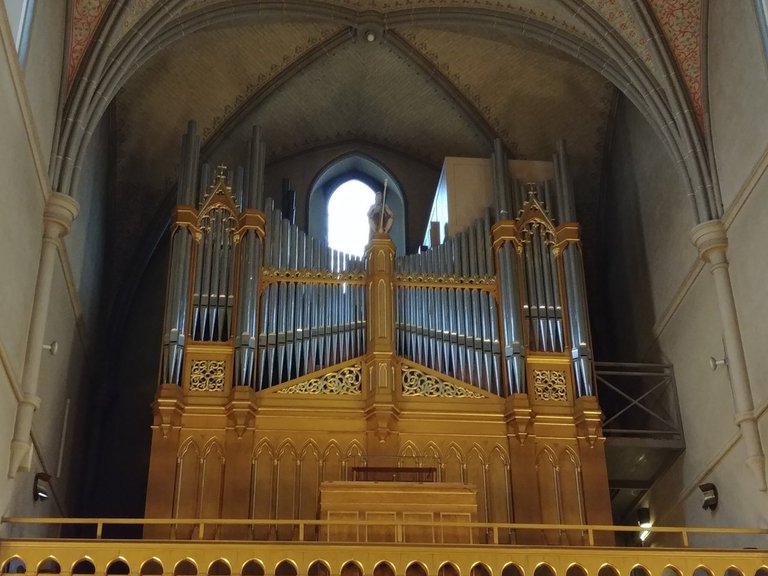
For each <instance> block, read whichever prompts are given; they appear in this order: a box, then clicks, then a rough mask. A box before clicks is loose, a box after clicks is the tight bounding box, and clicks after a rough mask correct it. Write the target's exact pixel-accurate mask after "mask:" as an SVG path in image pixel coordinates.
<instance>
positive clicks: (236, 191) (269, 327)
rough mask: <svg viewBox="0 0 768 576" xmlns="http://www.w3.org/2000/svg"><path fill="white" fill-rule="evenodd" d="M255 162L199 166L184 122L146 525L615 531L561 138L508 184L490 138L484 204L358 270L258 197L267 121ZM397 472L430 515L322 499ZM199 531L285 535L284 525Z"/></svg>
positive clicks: (357, 263)
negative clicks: (423, 245)
mask: <svg viewBox="0 0 768 576" xmlns="http://www.w3.org/2000/svg"><path fill="white" fill-rule="evenodd" d="M248 158H249V165H248V166H247V167H246V169H244V170H243V169H237V170H234V171H230V170H228V169H227V168H225V167H223V166H220V167H219V168H218V169H216V170H215V171H214V172H213V173H211V171H210V170H209V169H208V167H207V166H205V165H201V164H200V161H199V139H198V138H197V136H196V133H195V126H194V124H193V123H191V124H190V128H189V131H188V133H187V134H186V136H185V137H184V140H183V145H182V166H181V170H180V175H181V176H180V179H179V185H178V206H177V207H176V209H175V213H174V222H173V232H172V236H171V244H172V250H171V262H170V272H169V280H168V296H167V303H166V316H165V327H164V332H163V351H162V360H161V362H162V365H161V369H160V384H159V387H158V393H157V397H156V402H155V404H154V408H153V410H154V423H153V439H152V451H151V456H150V470H149V479H148V489H147V503H146V516H147V517H148V518H150V517H164V518H219V517H226V518H268V519H272V518H274V519H281V520H290V519H313V518H317V517H318V515H322V516H323V517H324V518H328V519H334V518H335V519H343V520H345V521H349V522H354V521H356V520H366V519H368V520H370V519H372V518H375V519H378V520H381V521H382V523H384V524H386V522H387V521H388V519H389V520H391V521H394V520H410V521H424V522H435V521H441V522H442V521H445V522H449V521H457V520H459V521H469V520H472V521H474V520H477V521H481V522H497V523H511V522H522V523H559V524H569V523H570V524H582V523H597V524H610V523H611V515H610V505H609V498H608V484H607V476H606V470H605V455H604V449H603V443H604V438H603V436H602V431H601V428H600V418H601V413H600V409H599V406H598V403H597V399H596V398H595V396H594V387H593V378H594V376H593V368H592V354H591V344H590V332H589V324H588V317H587V310H586V292H585V285H584V277H583V270H582V262H581V245H580V242H579V227H578V224H577V223H576V222H575V211H574V201H573V191H572V185H571V183H570V176H569V173H568V166H567V155H566V152H565V148H564V145H562V144H561V145H559V147H558V150H557V153H556V154H555V156H554V159H553V161H552V165H551V172H552V174H553V175H554V177H553V178H551V179H545V180H543V181H537V182H521V181H518V180H516V179H514V178H510V175H509V171H508V170H507V168H506V166H507V159H506V158H505V155H504V151H503V149H502V147H501V146H500V144H498V143H497V145H496V146H495V150H494V155H493V158H492V171H493V185H494V190H493V194H494V197H495V205H494V206H492V207H489V208H488V209H486V210H485V211H484V212H483V213H482V215H481V216H480V217H479V218H478V219H477V220H476V221H475V222H474V224H472V225H471V226H470V227H468V228H467V229H466V230H464V231H463V232H460V233H459V234H456V235H454V236H453V237H450V238H448V239H446V241H445V242H443V243H442V244H440V245H439V246H436V247H433V248H431V249H429V250H426V251H423V252H421V253H419V254H413V255H406V256H402V257H396V256H395V249H394V246H393V244H392V242H391V240H390V239H389V237H388V235H387V234H386V233H385V232H384V231H383V230H381V229H380V228H379V229H377V230H374V231H373V232H372V235H371V240H370V242H369V245H368V247H367V250H366V253H365V256H364V257H363V258H356V257H352V256H349V255H346V254H342V253H340V252H337V251H334V250H331V249H329V248H328V247H327V246H324V245H323V244H322V243H321V242H319V241H318V240H316V239H313V238H310V237H308V236H307V235H306V234H305V233H304V232H303V231H302V230H300V229H299V228H298V227H297V226H296V225H295V224H292V223H291V222H289V221H288V220H285V219H283V218H282V214H281V211H280V210H279V209H276V208H275V206H274V203H273V201H272V200H269V199H266V200H265V198H264V190H263V173H264V144H263V142H262V140H261V133H260V131H259V130H258V129H254V132H253V136H252V141H251V143H250V149H249V154H248ZM373 228H376V227H375V226H373ZM422 468H428V469H429V470H428V473H426V472H425V473H424V474H421V473H417V472H418V470H420V469H422ZM365 469H370V470H371V471H373V472H371V473H370V474H366V473H363V472H361V471H364V470H365ZM353 470H354V471H355V474H354V475H353V473H352V472H353ZM398 470H401V472H403V473H402V474H398V473H397V471H398ZM414 470H415V471H416V472H414ZM382 471H383V472H382ZM374 472H375V473H374ZM390 472H391V476H392V477H393V478H401V479H402V478H411V477H412V478H417V479H419V481H418V482H417V483H418V484H423V483H424V479H425V478H429V480H430V481H432V482H433V483H434V486H431V487H428V489H427V490H426V492H424V493H425V494H432V495H434V498H435V500H434V505H433V506H432V508H430V506H429V498H430V497H431V496H423V497H419V498H415V499H411V500H409V499H408V498H403V499H402V501H403V502H405V501H408V502H412V501H419V506H418V507H417V508H418V509H399V508H397V507H396V506H395V505H394V504H393V506H394V508H393V509H392V510H385V511H382V510H381V509H379V508H380V507H379V508H377V509H376V510H375V511H374V510H373V509H371V510H366V509H364V508H363V509H360V510H357V509H355V510H350V509H348V507H347V508H344V509H343V510H342V509H340V508H334V507H333V505H332V504H329V502H330V503H332V502H335V501H343V500H344V498H343V493H344V491H351V492H350V494H351V493H352V492H356V491H360V490H362V491H363V492H365V491H366V490H367V489H368V488H370V486H369V487H368V488H366V487H365V484H366V482H358V481H355V480H356V478H357V477H358V476H360V477H363V478H377V479H378V481H381V479H382V478H385V477H387V476H388V475H390ZM405 472H407V474H406V473H405ZM353 476H354V477H353ZM441 486H452V487H453V488H452V489H455V488H456V486H460V487H463V488H462V490H464V489H466V490H464V491H463V492H462V494H465V495H466V494H470V495H471V494H476V497H475V496H472V499H473V500H475V498H476V511H473V512H466V510H467V509H462V510H464V512H458V511H457V510H452V509H447V508H446V506H448V505H447V504H446V502H447V500H446V499H445V497H444V496H439V493H440V490H441ZM408 490H409V487H408V482H398V491H400V492H402V491H405V492H406V493H407V492H408ZM420 490H422V491H423V490H424V487H423V486H422V487H420ZM467 490H468V491H467ZM340 491H341V493H342V497H340V496H339V494H340ZM330 494H333V497H331V496H329V495H330ZM334 498H335V499H336V500H334ZM424 498H427V503H426V504H425V503H424V502H423V501H422V500H423V499H424ZM353 500H354V501H356V502H357V501H358V500H359V499H358V500H355V499H353ZM350 501H351V500H350ZM372 506H373V504H372ZM425 507H426V508H425ZM448 508H450V506H448ZM473 510H474V509H473ZM185 530H186V531H185ZM185 530H181V529H179V530H175V531H173V532H172V533H169V532H168V529H167V528H157V527H155V528H153V527H151V526H150V527H147V529H146V531H147V532H146V535H147V536H153V537H168V536H172V537H190V536H193V535H194V534H193V532H194V530H193V529H192V528H187V529H185ZM374 532H375V533H381V534H385V533H387V534H388V533H390V531H387V530H380V531H378V532H376V531H374ZM323 534H326V535H327V534H328V532H325V531H318V532H317V533H316V534H314V536H313V535H307V534H304V535H303V537H304V538H321V537H323ZM504 534H505V536H503V538H505V541H507V542H510V543H515V542H517V543H522V542H549V543H553V544H555V543H557V544H563V543H571V544H581V543H583V541H582V538H583V535H582V534H573V533H571V531H559V532H558V531H554V532H553V531H550V530H544V531H536V530H525V531H520V530H513V529H512V528H510V527H508V528H507V529H506V531H504ZM203 536H204V537H206V538H209V537H211V538H230V537H238V538H239V537H243V538H277V539H291V538H295V537H296V535H295V534H294V532H293V531H292V530H291V529H290V527H289V526H286V525H276V526H275V528H274V530H272V531H269V533H266V532H265V533H257V532H255V531H254V530H253V529H251V528H248V527H247V526H245V525H244V526H242V527H241V526H228V527H226V529H222V530H221V531H215V532H212V533H207V534H205V535H201V534H197V535H196V536H195V537H203ZM433 536H434V534H433Z"/></svg>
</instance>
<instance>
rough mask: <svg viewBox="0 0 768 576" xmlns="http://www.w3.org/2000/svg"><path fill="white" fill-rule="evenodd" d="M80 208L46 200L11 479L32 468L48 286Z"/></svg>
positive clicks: (66, 200)
mask: <svg viewBox="0 0 768 576" xmlns="http://www.w3.org/2000/svg"><path fill="white" fill-rule="evenodd" d="M79 211H80V207H79V205H78V203H77V202H76V201H75V200H74V198H72V197H70V196H67V195H66V194H60V193H58V192H53V193H52V194H51V196H50V197H49V198H48V202H47V203H46V205H45V211H44V213H43V226H44V227H43V247H42V250H41V252H40V264H39V266H38V269H37V282H36V284H35V298H34V301H33V302H32V317H31V319H30V323H29V334H28V337H27V350H26V354H25V357H24V372H23V374H22V378H21V394H22V398H21V402H19V406H18V407H17V409H16V423H15V425H14V430H13V440H12V441H11V459H10V466H9V469H8V477H9V478H14V477H15V476H16V473H17V472H18V471H19V470H23V471H27V470H29V468H30V466H31V459H32V442H31V440H30V437H29V434H30V432H31V430H32V418H33V416H34V413H35V410H37V409H38V407H39V406H40V398H39V397H38V396H37V385H38V378H39V375H40V361H41V359H42V354H43V339H44V338H45V321H46V319H47V318H48V304H49V303H50V300H51V283H52V282H53V270H54V266H55V264H56V252H57V250H58V244H59V239H60V238H62V237H64V236H66V235H67V233H68V232H69V229H70V226H71V225H72V221H73V220H74V219H75V218H76V217H77V214H78V212H79Z"/></svg>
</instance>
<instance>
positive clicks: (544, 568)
mask: <svg viewBox="0 0 768 576" xmlns="http://www.w3.org/2000/svg"><path fill="white" fill-rule="evenodd" d="M533 576H555V571H554V570H553V569H552V566H550V565H549V564H543V563H542V564H539V565H538V566H536V569H535V570H534V571H533Z"/></svg>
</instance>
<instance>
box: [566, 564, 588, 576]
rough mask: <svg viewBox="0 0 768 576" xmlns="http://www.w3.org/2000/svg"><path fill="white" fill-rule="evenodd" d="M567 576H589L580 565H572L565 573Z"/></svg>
mask: <svg viewBox="0 0 768 576" xmlns="http://www.w3.org/2000/svg"><path fill="white" fill-rule="evenodd" d="M565 576H588V575H587V571H586V570H584V568H583V567H582V566H580V565H579V564H571V565H570V566H568V570H566V571H565Z"/></svg>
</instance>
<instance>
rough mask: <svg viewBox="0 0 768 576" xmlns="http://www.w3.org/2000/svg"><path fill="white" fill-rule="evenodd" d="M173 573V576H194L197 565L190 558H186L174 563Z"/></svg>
mask: <svg viewBox="0 0 768 576" xmlns="http://www.w3.org/2000/svg"><path fill="white" fill-rule="evenodd" d="M173 574H174V576H196V575H197V566H196V565H195V563H194V562H192V560H190V559H188V558H187V559H185V560H182V561H181V562H179V563H178V564H176V567H175V568H174V569H173Z"/></svg>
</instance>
